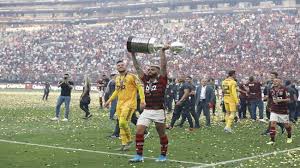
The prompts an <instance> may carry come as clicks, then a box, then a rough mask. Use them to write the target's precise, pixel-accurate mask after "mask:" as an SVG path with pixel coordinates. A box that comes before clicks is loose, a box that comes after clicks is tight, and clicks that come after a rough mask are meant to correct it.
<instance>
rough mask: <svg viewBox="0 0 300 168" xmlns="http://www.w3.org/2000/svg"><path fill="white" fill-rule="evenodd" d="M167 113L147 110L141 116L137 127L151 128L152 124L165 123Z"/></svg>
mask: <svg viewBox="0 0 300 168" xmlns="http://www.w3.org/2000/svg"><path fill="white" fill-rule="evenodd" d="M165 119H166V116H165V111H164V110H147V109H145V110H144V111H143V113H142V114H141V115H140V117H139V119H138V121H137V124H136V125H144V126H146V127H149V125H150V123H151V122H155V123H162V124H163V123H165Z"/></svg>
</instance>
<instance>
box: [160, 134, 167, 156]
mask: <svg viewBox="0 0 300 168" xmlns="http://www.w3.org/2000/svg"><path fill="white" fill-rule="evenodd" d="M168 143H169V141H168V137H167V135H164V136H162V137H160V145H161V147H160V151H161V155H163V156H166V155H167V151H168Z"/></svg>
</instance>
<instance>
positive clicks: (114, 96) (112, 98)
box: [104, 90, 119, 107]
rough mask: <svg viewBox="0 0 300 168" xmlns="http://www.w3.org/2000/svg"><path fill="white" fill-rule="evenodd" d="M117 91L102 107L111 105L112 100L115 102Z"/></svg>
mask: <svg viewBox="0 0 300 168" xmlns="http://www.w3.org/2000/svg"><path fill="white" fill-rule="evenodd" d="M118 94H119V91H118V90H115V91H114V92H113V94H112V95H111V96H110V98H109V99H108V100H107V102H105V104H104V107H108V105H109V103H111V102H112V101H113V100H115V99H116V98H117V97H118Z"/></svg>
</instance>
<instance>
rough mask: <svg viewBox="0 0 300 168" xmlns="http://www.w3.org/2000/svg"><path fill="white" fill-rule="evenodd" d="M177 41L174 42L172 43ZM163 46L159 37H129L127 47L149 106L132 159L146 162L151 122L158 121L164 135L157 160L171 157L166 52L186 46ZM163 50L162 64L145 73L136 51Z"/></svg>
mask: <svg viewBox="0 0 300 168" xmlns="http://www.w3.org/2000/svg"><path fill="white" fill-rule="evenodd" d="M172 44H173V45H172ZM172 44H171V46H170V45H161V44H157V43H156V39H155V38H136V37H129V39H128V42H127V49H128V51H129V52H131V54H132V61H133V65H134V67H135V69H136V71H137V73H138V76H139V78H140V79H142V81H143V83H144V91H145V101H146V106H145V109H144V111H143V113H142V114H141V116H140V117H139V119H138V122H137V129H136V155H135V156H134V157H133V158H132V159H130V160H129V161H130V162H143V161H144V158H143V147H144V131H145V130H146V128H147V127H149V125H150V123H151V122H154V123H155V126H156V130H157V133H158V135H159V138H160V145H161V154H160V156H159V157H158V158H157V159H156V161H157V162H164V161H166V159H167V156H166V155H167V150H168V137H167V135H166V133H165V128H166V125H165V121H166V114H165V110H164V94H165V90H166V87H167V83H168V77H167V59H166V55H165V51H166V50H168V49H170V50H171V51H173V52H176V53H178V52H180V51H181V50H182V49H183V47H184V46H183V45H182V44H181V43H178V42H177V43H172ZM158 50H159V51H160V66H157V65H151V66H150V68H149V71H148V73H147V74H145V73H144V72H143V70H142V68H141V66H140V64H139V63H138V61H137V58H136V52H140V53H154V52H156V51H158Z"/></svg>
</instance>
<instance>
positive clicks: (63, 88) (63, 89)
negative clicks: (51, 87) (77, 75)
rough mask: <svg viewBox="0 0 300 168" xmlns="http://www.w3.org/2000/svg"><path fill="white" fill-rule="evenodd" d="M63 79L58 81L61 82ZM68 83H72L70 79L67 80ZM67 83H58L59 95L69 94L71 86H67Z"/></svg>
mask: <svg viewBox="0 0 300 168" xmlns="http://www.w3.org/2000/svg"><path fill="white" fill-rule="evenodd" d="M62 82H63V81H60V82H59V83H62ZM68 83H69V85H74V83H73V82H72V81H68ZM69 85H68V84H67V83H62V84H61V85H60V87H61V91H60V95H61V96H71V90H72V88H70V87H69Z"/></svg>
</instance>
